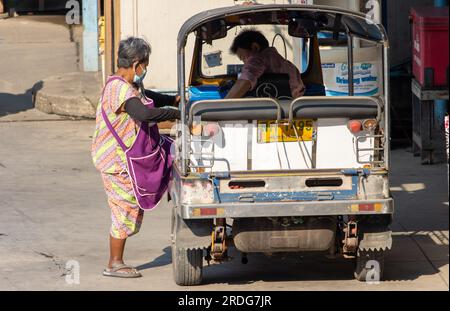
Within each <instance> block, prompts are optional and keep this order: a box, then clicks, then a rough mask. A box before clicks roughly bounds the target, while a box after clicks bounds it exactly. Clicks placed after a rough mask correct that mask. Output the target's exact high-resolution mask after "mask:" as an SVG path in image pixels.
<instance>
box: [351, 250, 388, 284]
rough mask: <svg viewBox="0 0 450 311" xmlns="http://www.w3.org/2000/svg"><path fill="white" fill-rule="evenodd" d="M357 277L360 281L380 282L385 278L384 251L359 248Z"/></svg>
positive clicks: (356, 267) (356, 268) (356, 266)
mask: <svg viewBox="0 0 450 311" xmlns="http://www.w3.org/2000/svg"><path fill="white" fill-rule="evenodd" d="M355 261H356V262H355V272H354V275H355V278H356V279H357V280H358V281H360V282H379V281H381V280H382V279H383V271H384V251H382V250H380V251H361V250H358V253H357V255H356V260H355Z"/></svg>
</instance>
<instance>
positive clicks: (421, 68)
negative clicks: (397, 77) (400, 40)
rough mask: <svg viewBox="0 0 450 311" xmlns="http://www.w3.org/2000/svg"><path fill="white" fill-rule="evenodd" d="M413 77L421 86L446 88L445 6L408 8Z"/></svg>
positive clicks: (446, 37) (446, 28)
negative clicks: (410, 23) (410, 26)
mask: <svg viewBox="0 0 450 311" xmlns="http://www.w3.org/2000/svg"><path fill="white" fill-rule="evenodd" d="M411 21H412V36H413V37H412V39H413V42H412V50H413V52H412V55H413V74H414V76H415V78H416V80H417V81H419V83H420V84H421V85H422V86H424V87H439V86H446V85H448V70H449V69H448V58H449V54H448V7H443V8H436V7H416V8H412V9H411Z"/></svg>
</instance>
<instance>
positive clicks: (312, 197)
mask: <svg viewBox="0 0 450 311" xmlns="http://www.w3.org/2000/svg"><path fill="white" fill-rule="evenodd" d="M214 185H215V187H217V188H216V189H217V191H214V201H215V202H216V203H232V202H240V201H239V197H240V196H242V195H244V196H246V197H247V196H253V197H254V200H255V203H256V202H280V201H321V200H323V199H322V198H321V195H323V194H331V196H330V200H351V199H356V198H357V194H358V176H352V189H351V190H340V191H293V192H245V193H221V192H220V188H219V181H218V179H216V178H214Z"/></svg>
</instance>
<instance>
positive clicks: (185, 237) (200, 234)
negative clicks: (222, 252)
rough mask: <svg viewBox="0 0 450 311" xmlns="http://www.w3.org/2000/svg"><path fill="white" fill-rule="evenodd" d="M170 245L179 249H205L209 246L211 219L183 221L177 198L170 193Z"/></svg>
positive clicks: (212, 225) (211, 228) (211, 227)
mask: <svg viewBox="0 0 450 311" xmlns="http://www.w3.org/2000/svg"><path fill="white" fill-rule="evenodd" d="M171 199H172V200H171V201H170V204H169V205H171V208H172V243H175V244H176V247H177V248H179V249H199V248H207V247H209V246H210V245H211V233H212V231H213V228H214V220H213V219H183V217H181V215H180V207H179V205H177V204H178V202H177V201H178V197H177V196H176V194H175V193H173V192H171Z"/></svg>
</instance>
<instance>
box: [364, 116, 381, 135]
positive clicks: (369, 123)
mask: <svg viewBox="0 0 450 311" xmlns="http://www.w3.org/2000/svg"><path fill="white" fill-rule="evenodd" d="M377 126H378V122H377V120H375V119H368V120H364V122H363V128H364V130H366V131H370V132H373V131H374V130H375V129H376V128H377Z"/></svg>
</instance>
